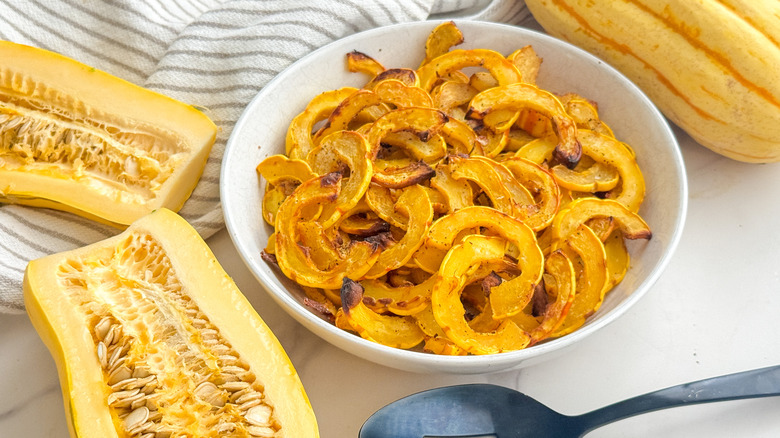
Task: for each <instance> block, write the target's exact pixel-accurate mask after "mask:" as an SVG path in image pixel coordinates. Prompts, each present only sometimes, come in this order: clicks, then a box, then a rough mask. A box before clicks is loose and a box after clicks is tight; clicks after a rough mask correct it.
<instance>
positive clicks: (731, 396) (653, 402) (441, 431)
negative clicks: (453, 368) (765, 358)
mask: <svg viewBox="0 0 780 438" xmlns="http://www.w3.org/2000/svg"><path fill="white" fill-rule="evenodd" d="M777 395H780V365H778V366H772V367H767V368H761V369H757V370H752V371H744V372H741V373H736V374H728V375H725V376H720V377H713V378H709V379H704V380H699V381H696V382H692V383H685V384H682V385H676V386H672V387H669V388H666V389H662V390H659V391H655V392H651V393H648V394H644V395H640V396H637V397H634V398H631V399H628V400H624V401H622V402H618V403H615V404H612V405H609V406H606V407H604V408H601V409H597V410H595V411H591V412H588V413H585V414H581V415H564V414H561V413H559V412H556V411H554V410H552V409H550V408H549V407H547V406H545V405H544V404H542V403H540V402H538V401H537V400H535V399H533V398H531V397H529V396H527V395H525V394H523V393H521V392H518V391H515V390H513V389H510V388H505V387H503V386H497V385H490V384H466V385H454V386H446V387H442V388H436V389H431V390H427V391H423V392H419V393H417V394H413V395H410V396H408V397H404V398H402V399H400V400H397V401H395V402H393V403H390V404H389V405H387V406H385V407H383V408H381V409H379V410H378V411H377V412H375V413H374V414H373V415H372V416H371V417H369V418H368V420H366V422H365V423H364V424H363V427H362V428H361V429H360V434H359V438H424V437H441V438H443V437H493V436H495V437H497V438H531V437H535V438H572V437H581V436H584V435H585V434H586V433H588V432H590V431H592V430H593V429H596V428H598V427H601V426H604V425H607V424H609V423H612V422H615V421H618V420H622V419H625V418H628V417H632V416H635V415H639V414H643V413H647V412H652V411H657V410H661V409H667V408H673V407H678V406H684V405H693V404H699V403H711V402H719V401H727V400H738V399H746V398H759V397H771V396H777Z"/></svg>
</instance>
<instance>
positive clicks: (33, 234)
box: [0, 0, 533, 313]
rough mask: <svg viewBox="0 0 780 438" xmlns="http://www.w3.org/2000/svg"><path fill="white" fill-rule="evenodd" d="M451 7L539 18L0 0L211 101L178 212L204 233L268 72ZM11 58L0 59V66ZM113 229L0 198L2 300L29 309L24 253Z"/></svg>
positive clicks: (483, 0)
mask: <svg viewBox="0 0 780 438" xmlns="http://www.w3.org/2000/svg"><path fill="white" fill-rule="evenodd" d="M447 17H453V18H461V19H476V20H487V21H497V22H504V23H511V24H520V25H522V24H526V23H527V22H532V20H533V19H532V18H530V14H529V13H528V12H527V9H526V8H525V5H524V3H523V1H522V0H318V1H313V0H309V1H306V0H255V1H249V0H100V1H97V0H91V1H85V0H27V1H24V2H16V1H5V2H0V39H2V40H8V41H13V42H16V43H22V44H27V45H31V46H35V47H40V48H44V49H48V50H52V51H55V52H59V53H62V54H64V55H66V56H69V57H71V58H74V59H76V60H79V61H81V62H83V63H85V64H88V65H91V66H94V67H96V68H98V69H100V70H104V71H106V72H108V73H111V74H113V75H115V76H119V77H121V78H124V79H126V80H129V81H131V82H134V83H136V84H139V85H142V86H144V87H147V88H150V89H152V90H155V91H158V92H161V93H163V94H166V95H168V96H171V97H173V98H175V99H178V100H181V101H183V102H187V103H190V104H193V105H196V106H198V107H202V108H206V109H207V114H208V115H209V116H210V117H211V119H212V120H213V121H214V122H215V123H216V124H217V126H218V127H219V134H218V136H217V141H216V144H215V145H214V148H213V150H212V153H211V156H210V157H209V160H208V163H207V164H206V169H205V171H204V173H203V177H202V178H201V181H200V182H199V184H198V186H197V187H196V189H195V191H194V192H193V194H192V196H191V198H190V199H189V200H188V201H187V202H186V204H185V205H184V207H183V208H182V209H181V211H180V214H181V215H182V216H183V217H184V218H185V219H187V220H188V221H189V222H190V223H191V224H192V225H193V226H194V227H195V228H196V229H197V230H198V231H199V232H200V233H201V235H202V236H203V237H204V238H207V237H208V236H210V235H212V234H213V233H215V232H217V231H218V230H220V229H221V228H222V227H223V225H224V223H223V218H222V210H221V208H220V202H219V169H220V161H221V158H222V152H223V150H224V147H225V143H226V141H227V138H228V136H229V135H230V132H231V130H232V128H233V125H234V123H235V122H236V120H237V119H238V118H239V116H240V115H241V112H242V111H243V109H244V107H245V106H246V105H247V104H248V103H249V101H250V100H251V99H252V97H254V95H255V94H257V92H258V91H259V90H260V89H261V88H262V87H263V85H264V84H266V83H267V82H268V81H269V80H270V79H271V78H273V77H274V76H275V75H276V74H277V73H279V72H280V71H282V70H283V69H284V68H285V67H287V66H288V65H290V64H291V63H293V62H294V61H296V60H298V59H300V58H301V57H302V56H304V55H306V54H307V53H309V52H312V51H313V50H315V49H317V48H318V47H320V46H323V45H325V44H327V43H328V42H331V41H334V40H336V39H339V38H342V37H344V36H347V35H350V34H353V33H355V32H359V31H363V30H367V29H370V28H374V27H378V26H384V25H389V24H394V23H399V22H407V21H417V20H426V19H431V18H447ZM10 61H11V60H0V68H2V64H3V63H5V62H10ZM0 105H2V102H0ZM3 147H5V146H4V145H2V144H0V158H1V157H2V153H3V152H2V148H3ZM0 166H2V160H0ZM117 232H118V230H116V229H114V228H110V227H108V226H103V225H100V224H97V223H95V222H92V221H89V220H86V219H82V218H80V217H77V216H74V215H72V214H69V213H64V212H60V211H54V210H49V209H44V208H28V207H22V206H17V205H3V206H2V207H0V312H6V313H21V312H23V311H24V304H23V301H22V287H21V281H22V277H23V274H24V269H25V267H26V265H27V262H28V261H29V260H32V259H35V258H38V257H42V256H44V255H47V254H51V253H54V252H60V251H65V250H70V249H73V248H76V247H80V246H84V245H87V244H89V243H92V242H95V241H98V240H101V239H104V238H107V237H110V236H112V235H114V234H116V233H117Z"/></svg>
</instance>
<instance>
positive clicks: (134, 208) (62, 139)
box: [0, 41, 217, 228]
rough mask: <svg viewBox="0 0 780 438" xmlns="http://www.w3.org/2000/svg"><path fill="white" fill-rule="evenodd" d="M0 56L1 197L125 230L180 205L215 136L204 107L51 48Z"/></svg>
mask: <svg viewBox="0 0 780 438" xmlns="http://www.w3.org/2000/svg"><path fill="white" fill-rule="evenodd" d="M0 59H2V60H3V64H2V65H0V202H4V203H17V204H24V205H32V206H37V207H49V208H56V209H60V210H65V211H69V212H72V213H76V214H80V215H82V216H85V217H88V218H91V219H95V220H98V221H100V222H104V223H108V224H111V225H114V226H118V227H120V228H123V227H126V226H127V225H129V224H130V223H132V222H133V221H135V220H136V219H138V218H140V217H142V216H144V215H146V214H148V213H150V212H151V211H153V210H155V209H158V208H168V209H170V210H173V211H178V210H179V209H180V208H181V207H182V205H183V204H184V202H185V201H186V199H187V198H188V197H189V196H190V194H191V193H192V191H193V189H194V188H195V185H196V184H197V182H198V180H199V179H200V176H201V174H202V172H203V169H204V167H205V164H206V160H207V158H208V155H209V153H210V150H211V147H212V145H213V144H214V141H215V138H216V133H217V128H216V126H215V125H214V123H213V122H212V121H211V120H210V119H209V118H208V116H206V115H205V114H204V113H203V112H202V111H200V110H198V109H197V108H195V107H193V106H192V105H187V104H185V103H182V102H179V101H177V100H174V99H172V98H170V97H167V96H164V95H162V94H159V93H156V92H153V91H150V90H148V89H145V88H142V87H140V86H137V85H134V84H132V83H130V82H128V81H125V80H123V79H120V78H118V77H115V76H112V75H110V74H108V73H105V72H103V71H100V70H97V69H95V68H92V67H90V66H88V65H84V64H82V63H79V62H77V61H76V60H73V59H70V58H67V57H65V56H62V55H59V54H57V53H53V52H49V51H46V50H42V49H38V48H34V47H30V46H25V45H20V44H15V43H12V42H8V41H0Z"/></svg>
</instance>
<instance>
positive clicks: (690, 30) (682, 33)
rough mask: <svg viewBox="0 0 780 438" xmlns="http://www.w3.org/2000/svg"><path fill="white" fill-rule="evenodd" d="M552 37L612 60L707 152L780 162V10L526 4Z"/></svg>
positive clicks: (643, 0)
mask: <svg viewBox="0 0 780 438" xmlns="http://www.w3.org/2000/svg"><path fill="white" fill-rule="evenodd" d="M526 4H527V6H528V8H529V10H530V11H531V13H532V14H533V15H534V18H536V20H537V21H538V22H539V23H540V24H541V25H542V27H543V28H544V29H545V30H546V31H547V32H548V33H549V34H551V35H553V36H555V37H558V38H560V39H563V40H566V41H568V42H570V43H572V44H574V45H576V46H579V47H580V48H582V49H585V50H587V51H588V52H590V53H592V54H594V55H596V56H598V57H599V58H601V59H603V60H605V61H606V62H608V63H609V64H611V65H612V66H613V67H615V68H617V69H618V70H620V71H621V72H622V73H623V74H625V75H626V76H627V77H628V78H630V79H631V80H632V81H634V83H636V84H637V85H638V86H639V87H640V88H641V89H642V90H643V91H644V92H645V93H646V94H647V95H648V96H649V97H650V99H651V100H653V102H654V103H655V104H656V105H657V106H658V108H659V109H660V110H661V111H662V112H663V113H664V115H665V116H667V117H668V118H669V119H670V120H671V121H672V122H674V123H675V124H677V125H678V126H679V127H681V128H682V129H683V130H685V131H686V132H687V133H688V134H689V135H690V136H691V137H693V138H694V139H695V140H696V141H698V142H699V143H701V144H702V145H704V146H706V147H708V148H709V149H711V150H713V151H715V152H717V153H719V154H721V155H724V156H726V157H729V158H732V159H735V160H739V161H744V162H750V163H767V162H777V161H780V69H779V68H778V66H780V2H777V1H774V0H526Z"/></svg>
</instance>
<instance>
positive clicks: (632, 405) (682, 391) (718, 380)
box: [577, 365, 780, 435]
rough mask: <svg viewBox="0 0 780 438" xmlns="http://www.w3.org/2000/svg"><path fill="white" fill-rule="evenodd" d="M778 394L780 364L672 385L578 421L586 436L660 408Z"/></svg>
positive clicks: (599, 410) (614, 405) (588, 414)
mask: <svg viewBox="0 0 780 438" xmlns="http://www.w3.org/2000/svg"><path fill="white" fill-rule="evenodd" d="M777 395H780V365H775V366H771V367H767V368H760V369H757V370H752V371H744V372H741V373H736V374H728V375H725V376H719V377H713V378H710V379H704V380H699V381H696V382H692V383H685V384H682V385H677V386H672V387H669V388H666V389H661V390H659V391H655V392H651V393H648V394H644V395H640V396H637V397H634V398H630V399H628V400H624V401H621V402H618V403H615V404H612V405H609V406H606V407H603V408H601V409H597V410H595V411H592V412H588V413H586V414H582V415H579V416H578V417H577V419H578V420H579V421H581V424H582V427H583V431H584V433H587V432H588V431H591V430H593V429H595V428H597V427H599V426H603V425H606V424H609V423H612V422H615V421H618V420H622V419H624V418H628V417H633V416H634V415H638V414H643V413H647V412H652V411H657V410H661V409H667V408H674V407H678V406H685V405H693V404H699V403H710V402H719V401H728V400H739V399H745V398H759V397H771V396H777ZM584 433H583V435H584Z"/></svg>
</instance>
